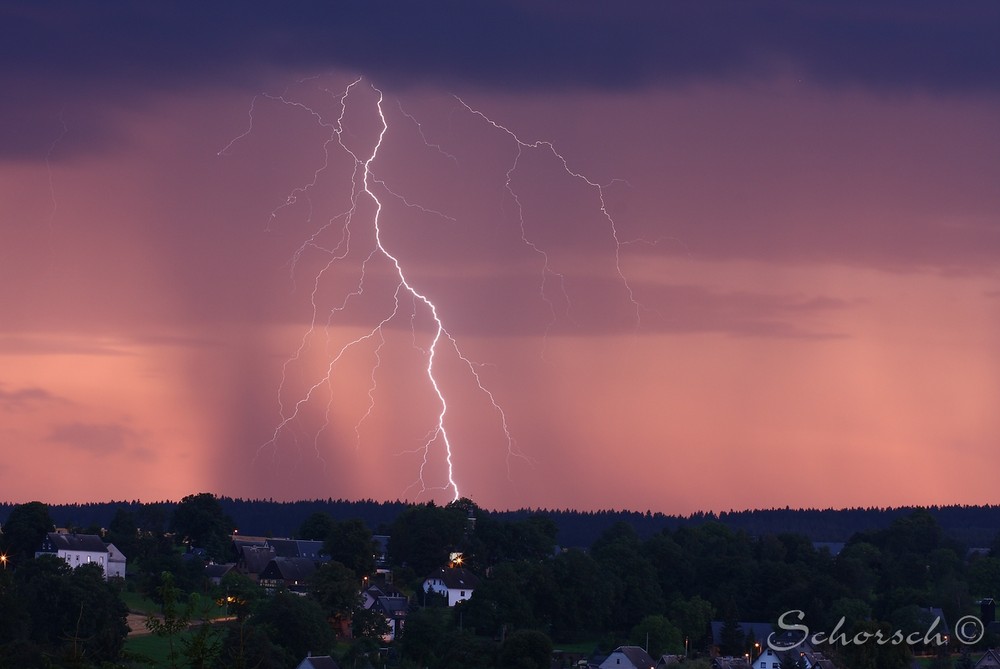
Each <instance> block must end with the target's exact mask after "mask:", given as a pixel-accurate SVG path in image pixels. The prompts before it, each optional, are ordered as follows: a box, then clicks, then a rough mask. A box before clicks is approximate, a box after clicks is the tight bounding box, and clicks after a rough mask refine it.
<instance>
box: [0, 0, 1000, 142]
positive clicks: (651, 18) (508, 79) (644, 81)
mask: <svg viewBox="0 0 1000 669" xmlns="http://www.w3.org/2000/svg"><path fill="white" fill-rule="evenodd" d="M338 68H343V69H348V70H351V71H356V72H364V73H365V74H367V75H369V76H371V77H373V78H376V79H378V80H379V81H382V82H385V83H386V84H389V85H393V86H395V87H397V88H398V87H404V86H406V85H409V84H426V83H431V84H440V85H445V86H448V85H463V86H468V85H475V86H484V87H490V88H499V89H506V90H524V89H539V88H551V87H561V88H604V89H625V88H635V87H640V86H657V85H674V84H682V83H685V82H690V81H695V80H703V79H731V78H739V77H747V76H756V75H760V74H766V73H768V72H770V71H772V70H774V69H778V70H783V71H793V72H796V73H800V74H802V75H803V76H807V77H810V78H811V79H813V80H816V81H819V82H831V83H836V84H859V85H863V86H871V87H877V88H889V89H911V88H925V89H939V90H946V91H964V90H997V89H998V88H1000V4H998V3H995V2H993V1H992V0H965V1H958V2H950V3H940V2H935V1H930V0H924V1H920V0H916V1H912V0H870V1H869V0H844V1H841V2H836V3H805V2H797V1H793V0H769V1H768V0H765V1H762V2H752V3H751V2H736V1H727V0H708V1H705V2H660V1H659V0H656V1H654V0H637V1H633V2H618V3H605V2H596V1H590V2H538V1H536V0H525V1H523V2H503V3H499V2H491V3H483V2H467V1H466V0H427V1H424V2H409V3H399V2H387V1H385V0H381V1H378V0H376V1H372V0H365V1H361V0H354V1H349V2H319V1H314V2H303V3H296V4H295V5H294V7H293V6H289V5H287V4H285V3H278V2H245V3H205V2H200V1H180V2H169V3H77V2H69V1H66V0H63V1H58V0H57V1H55V2H45V3H38V2H34V1H33V0H22V1H14V2H7V3H4V5H3V6H2V7H0V86H2V90H3V91H4V96H3V98H2V99H0V156H4V157H7V158H18V157H31V158H34V159H40V158H41V157H43V156H46V155H47V154H48V153H51V152H50V150H49V149H50V145H51V143H52V141H53V138H54V137H56V136H58V135H59V133H60V130H61V129H60V125H59V124H58V123H57V122H56V121H55V120H53V119H54V117H55V116H56V115H58V114H59V113H60V110H61V109H63V108H65V107H67V106H69V107H71V108H72V111H73V127H72V128H71V132H70V133H69V134H68V135H67V137H66V138H65V141H64V144H63V145H62V146H61V147H60V154H59V155H60V157H65V156H69V155H72V154H73V153H76V152H81V151H89V150H93V148H94V147H98V146H106V145H107V144H108V142H109V141H110V140H111V139H113V138H114V137H115V131H114V128H113V127H112V126H111V125H109V122H108V120H107V119H106V118H104V117H103V116H102V114H101V113H100V107H101V106H102V105H105V104H107V103H109V102H113V103H114V104H117V105H129V106H141V105H142V104H144V102H145V100H144V98H145V96H146V95H147V94H148V93H150V92H152V91H158V90H185V91H188V92H189V93H190V94H193V95H196V94H197V91H196V90H195V89H194V88H193V87H196V86H207V87H216V86H242V85H249V86H251V87H257V86H259V85H260V81H261V77H262V76H265V75H266V74H267V73H268V72H272V73H273V72H287V71H289V70H292V71H308V72H311V71H317V70H324V69H338ZM789 68H790V70H789Z"/></svg>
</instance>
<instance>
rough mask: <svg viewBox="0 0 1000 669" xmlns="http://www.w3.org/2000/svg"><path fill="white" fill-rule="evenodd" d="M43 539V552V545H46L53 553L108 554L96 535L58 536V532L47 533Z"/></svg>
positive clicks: (106, 548)
mask: <svg viewBox="0 0 1000 669" xmlns="http://www.w3.org/2000/svg"><path fill="white" fill-rule="evenodd" d="M45 539H46V541H45V542H44V543H43V551H45V544H46V543H47V545H48V546H50V547H51V550H52V551H53V552H58V551H78V552H81V553H104V554H107V552H108V547H107V546H106V545H104V542H103V541H101V538H100V537H99V536H97V535H96V534H59V533H58V532H49V533H48V534H47V535H45ZM45 552H48V551H45Z"/></svg>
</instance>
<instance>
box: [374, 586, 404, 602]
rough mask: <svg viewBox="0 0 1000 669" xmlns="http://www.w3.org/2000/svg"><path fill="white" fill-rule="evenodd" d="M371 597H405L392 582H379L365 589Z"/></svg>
mask: <svg viewBox="0 0 1000 669" xmlns="http://www.w3.org/2000/svg"><path fill="white" fill-rule="evenodd" d="M365 593H367V594H368V595H369V596H370V597H372V598H373V599H378V598H379V597H403V596H404V595H403V593H402V592H401V591H400V590H399V588H397V587H395V586H394V585H392V584H391V583H378V584H376V585H370V586H368V589H367V590H365Z"/></svg>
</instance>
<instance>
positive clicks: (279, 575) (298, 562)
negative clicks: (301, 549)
mask: <svg viewBox="0 0 1000 669" xmlns="http://www.w3.org/2000/svg"><path fill="white" fill-rule="evenodd" d="M315 571H316V563H315V562H313V561H312V560H310V559H309V558H286V557H276V558H274V559H272V560H271V561H270V562H268V563H267V566H266V567H264V571H262V572H260V578H261V580H266V579H271V580H283V581H298V582H302V581H308V580H309V579H310V578H311V577H312V575H313V573H314V572H315Z"/></svg>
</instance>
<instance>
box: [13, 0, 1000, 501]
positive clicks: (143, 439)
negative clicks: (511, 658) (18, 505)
mask: <svg viewBox="0 0 1000 669" xmlns="http://www.w3.org/2000/svg"><path fill="white" fill-rule="evenodd" d="M0 86H2V90H3V91H4V94H3V96H2V97H0V440H2V441H0V443H2V444H3V446H4V458H3V459H2V460H0V482H2V491H3V492H2V493H0V495H2V497H3V498H4V499H6V500H10V501H16V502H20V501H28V500H32V499H41V500H43V501H48V502H66V501H97V500H107V499H126V498H127V499H141V500H158V499H179V498H180V497H182V496H184V495H186V494H190V493H193V492H200V491H211V492H214V493H217V494H226V495H233V496H242V497H273V498H275V499H302V498H315V497H322V498H326V497H333V498H348V499H360V498H371V499H379V500H381V499H411V500H418V501H425V500H428V499H432V498H433V499H436V500H438V501H448V500H450V499H451V498H452V497H453V496H454V495H455V494H456V492H457V493H458V494H461V495H464V496H469V497H471V498H473V499H474V500H475V501H477V502H478V503H479V504H481V505H483V506H486V507H490V508H511V507H523V506H530V507H550V508H555V507H558V508H580V509H594V508H609V507H613V508H631V509H640V510H645V509H652V510H657V511H664V512H668V513H687V512H691V511H694V510H699V509H714V510H727V509H730V508H760V507H772V506H782V507H783V506H786V505H788V506H792V507H799V506H818V507H827V506H833V507H843V506H859V505H861V506H869V505H880V506H887V505H904V504H950V503H969V504H981V503H997V502H998V501H1000V500H998V498H997V495H996V485H995V472H996V471H997V470H998V469H1000V448H998V446H1000V411H998V410H997V407H1000V347H998V346H997V342H998V341H1000V188H998V186H997V184H1000V124H998V123H997V119H998V118H1000V6H998V5H997V4H996V3H994V2H992V1H982V2H975V1H973V2H954V3H948V4H947V5H942V4H941V3H938V2H914V1H907V2H902V1H900V2H893V1H890V0H883V1H876V2H871V1H865V2H860V1H859V2H851V1H844V2H837V3H802V2H790V1H789V2H786V1H780V0H774V1H771V2H766V1H765V2H755V3H744V2H722V1H711V2H652V1H650V2H623V3H597V2H537V1H531V2H522V3H515V2H508V3H468V2H459V1H457V0H456V1H454V2H441V1H438V2H422V3H405V4H400V3H388V2H384V3H383V2H326V3H321V2H312V3H303V4H301V5H299V6H298V7H297V9H296V13H294V14H292V13H290V10H289V9H288V8H287V5H285V4H282V3H262V2H257V3H240V4H235V3H233V4H229V5H221V6H211V7H205V6H203V3H196V2H188V3H185V2H177V3H166V4H162V3H161V4H155V5H144V4H139V3H136V4H134V5H132V6H122V5H105V4H101V5H97V6H89V5H86V4H79V3H70V2H50V3H36V2H6V3H4V4H3V5H2V6H0ZM379 243H381V246H380V245H379ZM397 263H398V266H397ZM435 318H436V319H437V320H435ZM438 321H439V322H440V326H441V329H440V332H439V327H438ZM432 353H433V355H432ZM428 367H430V371H431V372H432V374H431V375H428ZM432 377H433V378H432ZM435 385H436V389H435ZM438 392H440V395H441V396H442V397H443V398H444V404H442V402H441V400H440V399H439V397H438ZM445 407H447V410H446V411H445V413H444V418H443V425H444V428H445V432H444V433H442V432H440V431H436V426H437V425H438V421H439V417H440V416H441V414H442V411H443V410H444V409H445ZM445 436H447V441H446V439H445ZM449 460H450V474H449Z"/></svg>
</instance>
